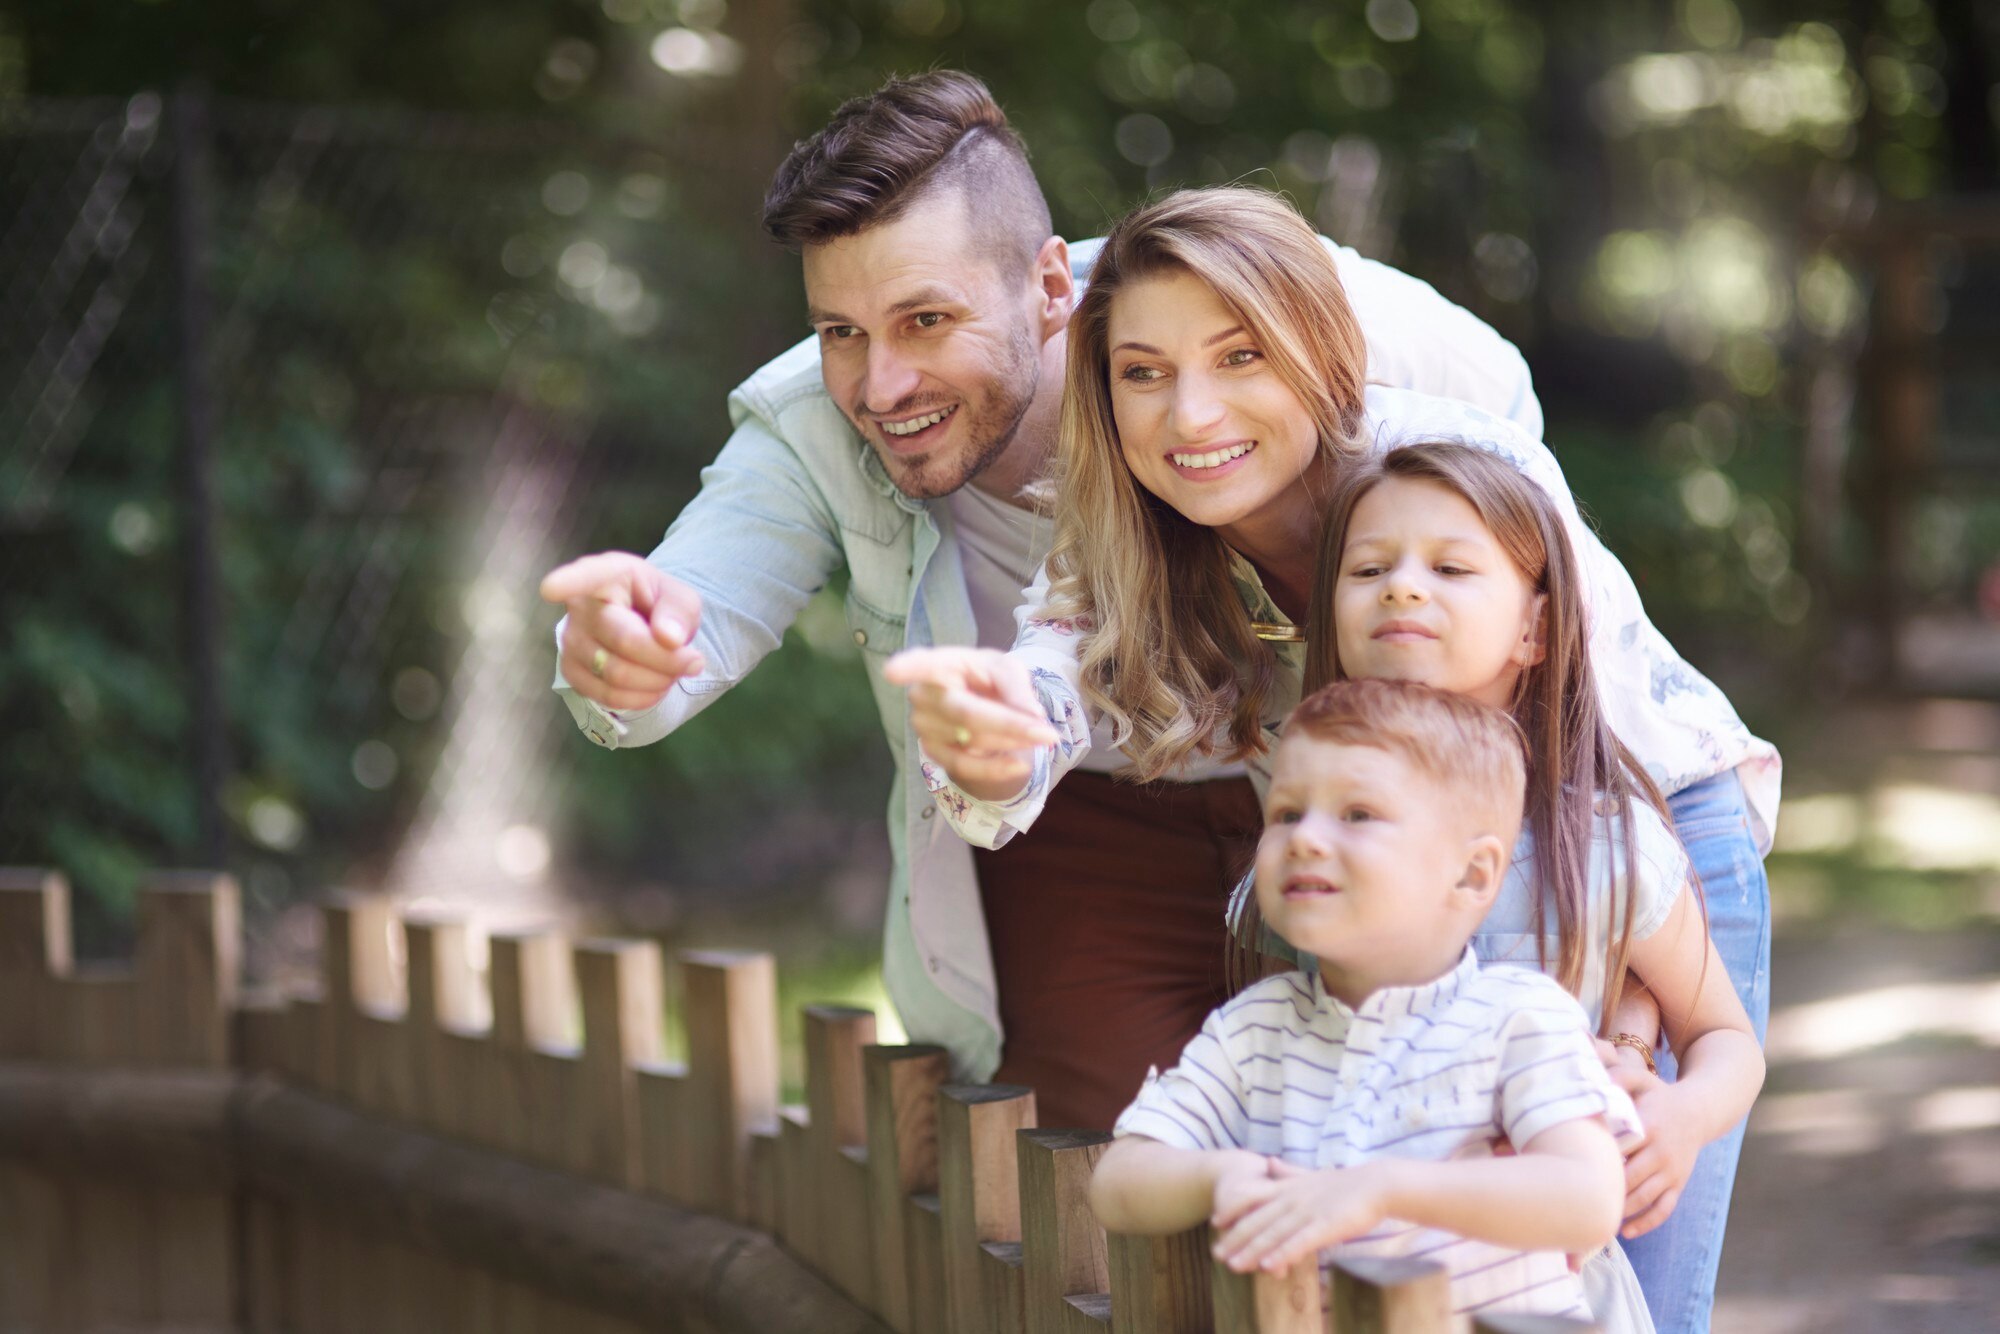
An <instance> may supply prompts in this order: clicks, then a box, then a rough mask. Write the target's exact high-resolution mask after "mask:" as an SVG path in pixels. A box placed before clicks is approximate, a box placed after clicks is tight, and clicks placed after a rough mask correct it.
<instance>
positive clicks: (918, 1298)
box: [862, 1046, 951, 1334]
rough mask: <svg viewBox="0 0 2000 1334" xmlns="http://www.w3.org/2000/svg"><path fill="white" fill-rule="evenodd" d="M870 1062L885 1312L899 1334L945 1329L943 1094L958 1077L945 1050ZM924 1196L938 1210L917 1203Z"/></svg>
mask: <svg viewBox="0 0 2000 1334" xmlns="http://www.w3.org/2000/svg"><path fill="white" fill-rule="evenodd" d="M862 1062H863V1068H864V1074H865V1080H866V1102H867V1112H868V1212H869V1219H870V1223H871V1228H872V1231H873V1232H874V1234H875V1295H876V1300H877V1310H878V1311H879V1312H880V1314H881V1316H882V1319H883V1320H884V1321H886V1322H887V1323H888V1325H889V1327H890V1328H891V1329H893V1330H896V1331H897V1334H914V1332H915V1331H929V1330H936V1329H941V1328H942V1327H943V1322H944V1272H943V1260H942V1256H941V1254H940V1249H939V1248H940V1238H939V1236H938V1218H937V1212H936V1200H937V1188H938V1149H937V1091H938V1089H939V1088H941V1087H942V1086H943V1085H944V1081H945V1080H946V1079H947V1078H948V1077H949V1076H950V1072H951V1065H950V1059H949V1057H947V1056H946V1054H945V1051H944V1048H942V1047H929V1046H916V1047H875V1046H871V1047H867V1048H864V1049H863V1051H862ZM918 1195H922V1196H926V1197H928V1198H927V1200H926V1203H927V1204H929V1205H930V1206H931V1207H929V1208H925V1207H924V1205H922V1204H918V1203H917V1202H916V1201H915V1200H914V1199H913V1198H912V1197H913V1196H918Z"/></svg>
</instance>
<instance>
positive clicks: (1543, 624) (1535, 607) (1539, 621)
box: [1514, 593, 1549, 668]
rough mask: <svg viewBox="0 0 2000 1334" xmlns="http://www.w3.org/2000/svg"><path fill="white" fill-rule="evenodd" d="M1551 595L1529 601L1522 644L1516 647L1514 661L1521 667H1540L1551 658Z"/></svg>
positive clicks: (1538, 596) (1522, 633) (1538, 594)
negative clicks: (1549, 613) (1544, 660)
mask: <svg viewBox="0 0 2000 1334" xmlns="http://www.w3.org/2000/svg"><path fill="white" fill-rule="evenodd" d="M1548 612H1549V595H1548V594H1547V593H1537V594H1535V596H1534V597H1533V598H1531V599H1529V601H1528V617H1527V622H1526V624H1525V625H1524V626H1523V627H1522V629H1521V642H1520V643H1519V644H1517V645H1515V647H1514V661H1515V662H1516V663H1518V664H1519V665H1520V666H1522V667H1524V668H1526V667H1539V666H1541V665H1542V660H1543V659H1544V658H1546V657H1548V656H1549V616H1548Z"/></svg>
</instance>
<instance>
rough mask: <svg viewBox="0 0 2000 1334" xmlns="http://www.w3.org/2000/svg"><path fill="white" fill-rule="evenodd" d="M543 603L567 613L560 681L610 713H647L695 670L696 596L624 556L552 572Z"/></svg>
mask: <svg viewBox="0 0 2000 1334" xmlns="http://www.w3.org/2000/svg"><path fill="white" fill-rule="evenodd" d="M542 597H543V598H545V599H546V600H548V601H550V602H560V603H562V604H563V605H564V606H565V607H567V608H568V610H569V620H568V622H567V623H566V624H565V625H564V626H563V634H562V657H561V668H562V675H563V680H565V681H567V682H569V684H570V688H571V689H573V690H575V691H576V693H577V694H579V695H582V696H583V697H584V698H585V699H589V700H595V701H596V702H597V703H599V704H602V705H603V706H604V707H606V708H609V709H650V708H652V707H653V706H654V705H655V704H658V703H659V702H660V701H661V700H662V699H664V698H665V697H666V693H667V691H668V690H670V689H672V688H673V684H674V682H676V681H678V680H680V679H682V678H683V677H688V676H693V675H695V674H696V673H698V672H700V671H701V670H702V666H703V663H702V657H701V654H700V653H699V652H698V651H697V650H696V649H695V647H694V633H695V629H696V627H697V626H699V625H700V624H701V595H700V594H699V593H697V592H695V591H694V590H693V589H692V588H689V587H688V586H687V585H686V584H684V583H682V582H681V581H680V580H678V579H676V578H674V577H673V576H672V575H670V574H668V573H667V572H666V571H664V570H662V569H660V568H659V567H658V566H656V565H650V564H648V563H647V562H646V561H645V559H644V558H642V557H639V556H635V555H633V554H632V553H631V552H629V551H604V552H599V553H598V554H597V555H595V556H584V557H581V558H580V559H577V560H573V561H571V562H570V563H569V564H567V565H563V566H559V567H558V568H556V569H554V570H551V571H550V572H549V574H548V577H546V578H545V579H543V580H542Z"/></svg>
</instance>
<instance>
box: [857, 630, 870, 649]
mask: <svg viewBox="0 0 2000 1334" xmlns="http://www.w3.org/2000/svg"><path fill="white" fill-rule="evenodd" d="M854 642H855V643H857V644H859V645H860V646H861V647H862V648H867V647H868V632H867V631H866V630H856V631H855V632H854Z"/></svg>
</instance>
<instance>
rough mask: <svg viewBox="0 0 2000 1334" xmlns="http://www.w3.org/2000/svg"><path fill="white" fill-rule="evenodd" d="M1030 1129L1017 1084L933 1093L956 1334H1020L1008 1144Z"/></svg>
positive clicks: (1015, 1163) (1015, 1189)
mask: <svg viewBox="0 0 2000 1334" xmlns="http://www.w3.org/2000/svg"><path fill="white" fill-rule="evenodd" d="M1034 1125H1035V1093H1034V1090H1033V1089H1030V1088H1026V1087H1023V1086H1021V1085H1018V1084H955V1085H948V1086H946V1087H945V1088H942V1089H940V1090H938V1199H939V1204H940V1210H941V1212H940V1218H941V1221H942V1223H943V1228H944V1277H945V1297H946V1303H947V1305H946V1309H947V1311H948V1312H949V1313H950V1318H951V1325H950V1328H951V1329H952V1330H953V1331H954V1332H955V1334H1022V1329H1021V1319H1022V1316H1021V1176H1020V1164H1019V1150H1018V1149H1017V1147H1016V1145H1015V1142H1014V1137H1015V1135H1016V1133H1017V1132H1019V1131H1021V1130H1028V1129H1033V1128H1034Z"/></svg>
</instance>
